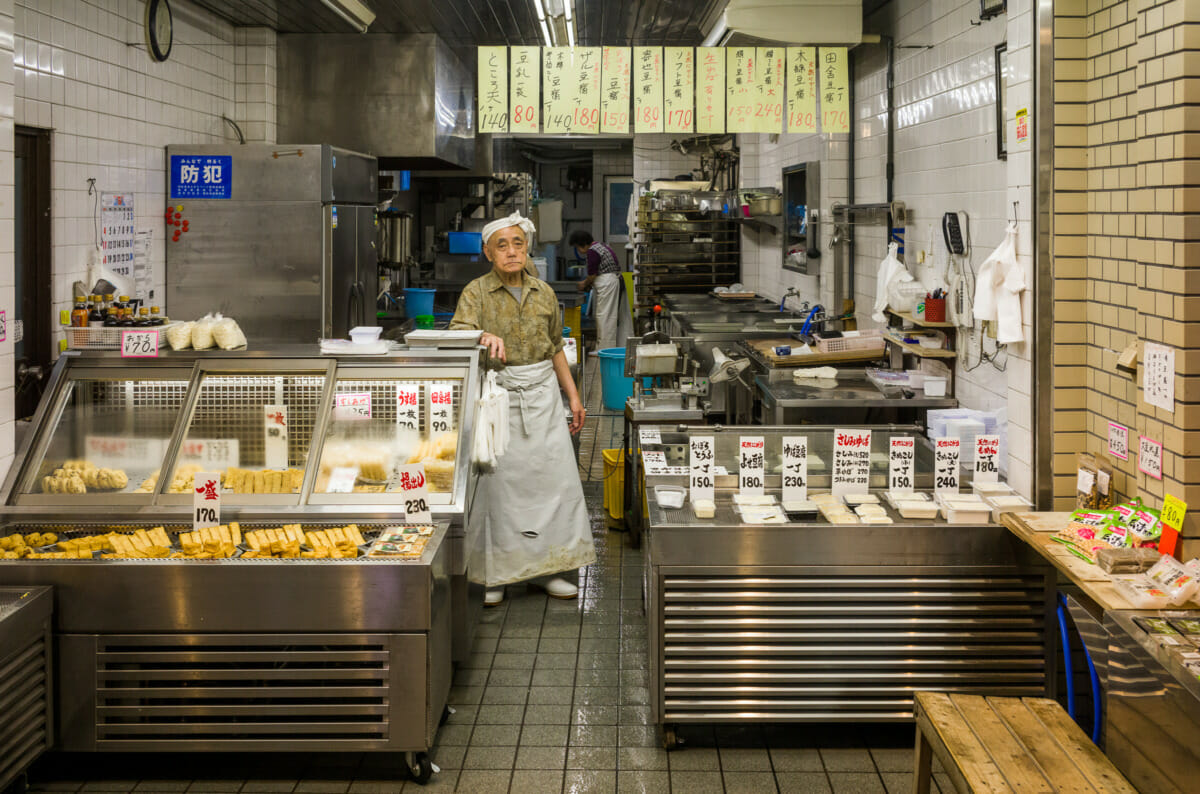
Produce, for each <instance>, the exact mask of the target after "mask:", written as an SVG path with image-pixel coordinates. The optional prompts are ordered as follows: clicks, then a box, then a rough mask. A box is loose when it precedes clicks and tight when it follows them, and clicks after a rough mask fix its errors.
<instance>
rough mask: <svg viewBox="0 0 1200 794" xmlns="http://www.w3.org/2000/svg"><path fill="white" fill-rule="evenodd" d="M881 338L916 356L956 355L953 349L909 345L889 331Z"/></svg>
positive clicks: (941, 356)
mask: <svg viewBox="0 0 1200 794" xmlns="http://www.w3.org/2000/svg"><path fill="white" fill-rule="evenodd" d="M883 338H884V339H886V340H887V343H888V344H889V345H895V346H896V347H898V348H900V349H901V350H903V351H904V352H905V353H911V354H912V355H914V356H916V357H917V358H954V357H955V356H957V355H958V354H957V353H955V352H954V351H953V350H946V349H945V348H936V347H921V346H920V345H910V344H909V343H907V342H902V341H900V340H899V339H897V338H896V337H894V336H892V335H891V334H890V333H889V334H884V337H883Z"/></svg>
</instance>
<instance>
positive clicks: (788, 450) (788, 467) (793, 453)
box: [781, 436, 808, 502]
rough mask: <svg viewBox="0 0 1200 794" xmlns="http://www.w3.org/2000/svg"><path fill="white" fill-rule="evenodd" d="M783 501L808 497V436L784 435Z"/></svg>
mask: <svg viewBox="0 0 1200 794" xmlns="http://www.w3.org/2000/svg"><path fill="white" fill-rule="evenodd" d="M781 474H782V476H783V501H784V502H803V501H805V500H807V499H808V436H784V437H783V469H782V471H781Z"/></svg>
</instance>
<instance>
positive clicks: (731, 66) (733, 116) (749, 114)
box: [725, 47, 758, 132]
mask: <svg viewBox="0 0 1200 794" xmlns="http://www.w3.org/2000/svg"><path fill="white" fill-rule="evenodd" d="M725 59H726V60H725V94H726V102H727V103H728V104H727V106H726V110H725V117H726V119H727V121H726V123H725V129H726V130H727V131H728V132H755V126H756V125H755V123H754V100H755V99H756V98H757V97H758V91H757V89H756V88H755V85H754V84H755V82H756V79H755V78H756V76H757V75H756V72H757V70H758V54H757V52H756V51H755V48H754V47H726V48H725Z"/></svg>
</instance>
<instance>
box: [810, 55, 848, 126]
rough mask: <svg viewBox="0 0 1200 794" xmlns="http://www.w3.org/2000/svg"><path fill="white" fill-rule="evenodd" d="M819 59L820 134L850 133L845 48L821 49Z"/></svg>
mask: <svg viewBox="0 0 1200 794" xmlns="http://www.w3.org/2000/svg"><path fill="white" fill-rule="evenodd" d="M818 58H819V59H820V67H819V70H820V81H821V132H826V133H829V132H849V131H850V80H849V76H848V74H849V71H848V69H847V68H846V62H847V55H846V48H845V47H822V48H821V49H820V52H819V55H818Z"/></svg>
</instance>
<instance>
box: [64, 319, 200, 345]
mask: <svg viewBox="0 0 1200 794" xmlns="http://www.w3.org/2000/svg"><path fill="white" fill-rule="evenodd" d="M172 325H178V323H167V324H166V325H160V326H158V327H156V328H105V327H104V326H102V325H89V326H86V327H84V328H77V327H75V326H69V327H67V328H64V329H63V330H64V331H65V332H66V334H67V347H69V348H71V349H72V350H120V349H121V334H122V333H123V332H125V331H158V349H159V350H164V349H166V344H167V329H168V328H170V327H171V326H172Z"/></svg>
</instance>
